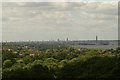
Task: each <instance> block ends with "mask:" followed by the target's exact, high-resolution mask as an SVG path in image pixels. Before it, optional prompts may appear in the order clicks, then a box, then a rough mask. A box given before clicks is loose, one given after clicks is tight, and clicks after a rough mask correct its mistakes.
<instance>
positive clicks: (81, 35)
mask: <svg viewBox="0 0 120 80" xmlns="http://www.w3.org/2000/svg"><path fill="white" fill-rule="evenodd" d="M5 1H6V2H3V6H2V40H3V41H29V40H31V41H41V40H57V39H58V38H59V39H61V40H65V39H66V38H69V39H70V40H94V39H95V36H96V35H97V36H98V39H102V40H103V39H104V40H111V39H114V40H115V39H118V5H117V0H114V1H113V0H104V1H102V0H101V1H98V0H91V1H90V0H86V1H85V0H84V1H83V0H80V2H73V0H71V2H68V0H67V1H65V0H62V2H57V1H55V0H52V1H53V2H38V0H34V1H36V2H14V1H15V0H11V1H13V2H7V0H5ZM24 1H27V0H24ZM40 1H43V0H40ZM47 1H48V0H47Z"/></svg>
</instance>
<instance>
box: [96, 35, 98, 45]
mask: <svg viewBox="0 0 120 80" xmlns="http://www.w3.org/2000/svg"><path fill="white" fill-rule="evenodd" d="M97 43H98V37H97V36H96V45H97Z"/></svg>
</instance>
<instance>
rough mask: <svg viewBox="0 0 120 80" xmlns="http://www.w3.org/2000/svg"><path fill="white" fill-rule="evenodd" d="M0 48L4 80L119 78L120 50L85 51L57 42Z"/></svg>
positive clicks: (8, 45)
mask: <svg viewBox="0 0 120 80" xmlns="http://www.w3.org/2000/svg"><path fill="white" fill-rule="evenodd" d="M2 45H3V46H2V47H3V48H2V68H3V70H2V71H3V72H2V77H3V79H10V78H11V80H12V79H15V78H17V79H24V78H37V79H38V78H39V80H40V79H41V80H43V78H49V79H51V80H53V79H60V80H63V79H68V78H75V79H80V78H120V48H117V49H106V50H105V49H86V48H74V47H71V46H68V45H64V44H59V43H58V44H57V43H54V44H53V43H52V44H48V43H47V44H46V43H30V44H29V43H3V44H2Z"/></svg>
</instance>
